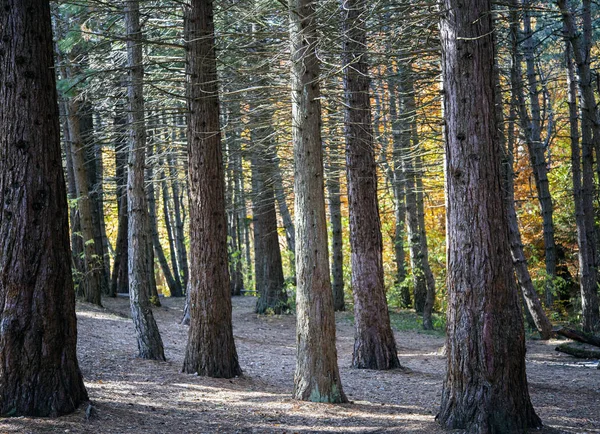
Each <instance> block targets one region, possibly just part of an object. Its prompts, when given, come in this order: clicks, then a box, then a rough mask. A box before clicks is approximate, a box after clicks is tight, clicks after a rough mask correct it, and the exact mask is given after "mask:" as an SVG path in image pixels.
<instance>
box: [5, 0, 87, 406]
mask: <svg viewBox="0 0 600 434" xmlns="http://www.w3.org/2000/svg"><path fill="white" fill-rule="evenodd" d="M52 45H53V44H52V30H51V22H50V4H49V2H47V1H43V0H20V1H16V0H7V1H5V2H3V6H2V9H1V10H0V83H2V85H1V86H0V125H1V126H2V134H1V135H0V203H1V204H2V205H1V206H0V251H2V254H1V255H0V299H1V300H2V302H1V303H0V318H2V327H1V329H0V366H2V369H0V415H2V416H20V415H27V416H56V415H60V414H66V413H70V412H72V411H73V410H75V409H76V408H77V406H78V405H79V404H80V403H81V402H82V401H85V400H87V392H86V390H85V387H84V385H83V380H82V378H81V373H80V371H79V365H78V363H77V356H76V352H75V349H76V344H77V330H76V320H75V293H74V290H73V280H72V276H71V257H70V255H71V252H70V250H69V230H68V221H67V210H68V208H67V197H66V188H65V181H64V177H63V171H62V159H61V150H60V137H59V114H58V104H57V96H56V90H55V89H56V88H55V84H56V83H55V77H54V64H53V50H52Z"/></svg>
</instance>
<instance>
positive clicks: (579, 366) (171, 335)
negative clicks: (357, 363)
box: [0, 297, 600, 434]
mask: <svg viewBox="0 0 600 434" xmlns="http://www.w3.org/2000/svg"><path fill="white" fill-rule="evenodd" d="M254 303H255V299H254V298H251V297H236V298H234V300H233V320H234V334H235V338H236V343H237V349H238V354H239V357H240V363H241V365H242V369H243V370H244V376H243V377H241V378H235V379H232V380H223V379H211V378H203V377H197V376H193V375H186V374H182V373H180V370H181V365H182V362H183V354H184V347H185V343H186V339H187V327H185V326H182V325H179V324H178V321H179V319H180V317H181V314H182V306H183V300H181V299H165V300H163V307H161V308H157V309H155V317H156V319H157V322H158V324H159V327H160V329H161V332H162V336H163V340H164V343H165V351H166V356H167V358H168V361H167V362H166V363H165V362H162V363H161V362H153V361H147V360H140V359H138V358H136V353H137V348H136V342H135V338H134V333H133V326H132V323H131V321H130V320H129V319H128V318H127V315H128V314H129V305H128V300H127V299H123V298H117V299H106V300H104V304H105V309H99V308H95V307H93V306H90V305H87V304H79V305H78V307H77V310H78V319H79V321H78V326H79V361H80V365H81V369H82V371H83V375H84V377H85V380H86V386H87V388H88V392H89V395H90V399H91V400H92V403H93V411H92V416H91V418H89V420H88V419H87V417H86V407H85V406H83V407H82V408H80V409H79V411H77V412H76V413H75V414H72V415H69V416H65V417H61V418H58V419H32V418H23V417H21V418H12V419H2V420H1V421H0V432H11V433H12V432H19V433H47V432H52V433H57V432H61V433H145V434H146V433H147V434H151V433H173V434H178V433H263V432H269V433H271V432H273V433H327V432H330V433H338V432H346V433H384V432H385V433H391V432H394V433H399V432H402V433H437V432H442V431H441V430H440V428H439V427H438V425H437V424H436V422H435V420H434V416H435V414H436V410H437V408H438V406H439V399H440V392H441V386H442V381H443V375H444V358H443V356H442V355H441V353H440V348H441V347H442V345H443V343H444V341H443V338H440V337H437V336H430V335H426V334H421V333H416V332H396V340H397V342H398V346H399V354H400V358H401V363H402V364H403V365H404V366H405V367H406V369H404V370H395V371H388V372H379V371H370V370H356V369H350V368H349V366H350V362H351V356H352V345H353V329H352V324H351V322H350V315H349V314H346V313H341V314H338V316H337V325H338V352H339V364H340V369H341V376H342V382H343V386H344V389H345V392H346V394H347V395H348V397H349V399H350V400H352V403H350V404H345V405H330V404H314V403H308V402H299V401H294V400H292V399H291V398H290V396H291V391H292V386H293V373H294V355H295V349H294V345H295V336H294V321H295V318H294V316H292V315H286V316H269V317H258V316H257V315H255V314H254V313H253V307H254ZM555 345H556V341H551V342H540V341H529V342H528V343H527V346H528V352H527V354H528V356H527V361H528V365H527V369H528V374H529V385H530V391H531V396H532V400H533V404H534V406H535V408H536V410H537V412H538V414H539V415H540V417H541V418H542V420H543V421H544V424H545V425H546V428H544V430H543V432H545V433H559V432H568V433H600V370H597V369H595V366H594V364H592V363H584V362H581V361H578V360H577V359H574V358H572V357H570V356H568V355H565V354H559V353H557V352H555V351H554V347H555Z"/></svg>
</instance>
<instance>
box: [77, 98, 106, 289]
mask: <svg viewBox="0 0 600 434" xmlns="http://www.w3.org/2000/svg"><path fill="white" fill-rule="evenodd" d="M79 113H80V118H79V119H80V120H79V124H80V129H81V140H82V143H83V148H84V161H85V173H86V175H87V185H88V192H89V200H90V211H91V217H92V228H93V232H94V249H95V252H96V254H95V258H94V259H95V260H96V261H97V263H98V266H99V267H100V271H99V274H100V288H101V292H102V293H103V294H107V293H108V287H109V270H108V268H107V264H106V263H105V260H106V258H107V256H108V245H107V244H106V237H105V235H106V231H105V230H104V232H103V227H104V209H103V203H102V173H101V170H102V145H101V144H100V143H96V141H95V139H94V117H93V111H92V106H91V104H90V102H89V101H87V100H83V101H82V104H81V106H80V110H79Z"/></svg>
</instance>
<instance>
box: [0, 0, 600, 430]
mask: <svg viewBox="0 0 600 434" xmlns="http://www.w3.org/2000/svg"><path fill="white" fill-rule="evenodd" d="M599 12H600V7H599V6H598V5H597V4H596V3H594V2H592V1H591V0H557V1H556V2H537V1H534V0H510V1H509V2H505V3H492V2H491V0H442V1H440V2H436V1H433V0H395V1H392V0H377V1H375V2H367V1H366V0H289V3H286V2H282V1H278V0H223V1H220V2H213V1H212V0H188V1H186V2H176V1H172V0H123V1H117V2H101V1H98V0H83V1H79V2H71V1H69V0H66V1H64V2H49V1H45V0H4V1H3V2H2V7H1V8H0V416H23V415H25V416H49V415H50V416H57V415H62V414H66V413H70V412H72V411H74V410H75V409H76V408H77V407H78V406H79V405H80V404H81V403H82V402H85V401H87V400H88V395H87V392H86V389H85V386H84V383H83V378H82V375H81V373H80V369H79V366H78V360H77V355H76V342H77V330H76V315H75V309H76V299H78V300H79V301H80V302H82V303H90V304H93V305H96V306H98V307H100V306H102V302H103V300H106V299H107V298H108V297H118V296H119V297H128V298H129V301H130V306H131V318H132V320H133V323H134V329H135V335H136V340H137V344H138V348H137V349H138V356H139V357H140V358H144V359H152V360H157V361H164V360H165V359H166V355H165V346H164V344H163V340H162V338H161V330H159V327H158V325H157V322H156V321H155V319H154V315H153V309H156V308H157V307H159V306H160V305H161V299H163V300H164V298H163V297H181V298H182V300H183V299H184V297H185V314H184V317H183V318H182V323H184V324H188V325H189V334H188V341H187V346H186V349H185V359H184V362H183V366H182V368H181V369H182V372H184V373H187V374H197V375H201V376H209V377H217V378H233V377H236V376H241V375H242V374H243V369H244V367H243V366H241V365H240V363H239V360H238V352H237V349H236V342H235V339H234V333H233V327H232V301H231V300H232V297H238V296H248V295H254V296H256V297H257V302H256V309H255V312H256V314H257V315H282V314H294V315H295V316H296V369H295V375H294V390H293V398H295V399H298V400H305V401H314V402H325V403H336V404H337V403H346V402H348V398H347V396H346V394H345V393H344V389H343V384H342V380H341V377H340V373H339V367H338V353H337V350H336V326H335V315H336V313H335V312H336V311H343V310H346V309H349V310H352V312H353V314H352V319H353V325H354V333H355V336H354V352H353V357H352V367H353V368H357V369H374V370H389V369H402V366H401V363H400V360H401V359H400V358H399V357H398V356H399V348H401V347H402V345H401V342H398V343H397V342H396V338H395V336H394V331H393V327H392V323H391V320H390V311H394V310H398V309H401V310H411V311H412V312H414V313H415V314H416V315H417V317H418V321H419V324H420V326H421V327H422V328H423V329H425V330H433V329H438V330H445V333H446V345H445V354H446V374H445V375H446V377H445V381H444V384H443V385H440V388H441V390H442V395H441V407H440V409H439V413H438V414H437V417H436V419H437V421H438V422H439V423H440V424H441V426H442V427H443V428H445V429H462V430H466V431H468V432H474V433H504V432H527V430H529V429H534V428H539V427H541V425H542V421H541V419H540V418H539V417H538V416H537V415H536V412H535V410H534V408H533V405H532V403H531V399H530V395H529V390H528V382H527V374H526V366H525V342H526V335H527V333H534V334H538V335H539V337H540V338H541V339H543V340H547V339H550V338H552V337H553V336H554V334H555V330H554V331H553V327H554V326H559V325H560V326H567V327H568V328H569V331H568V333H571V335H572V336H580V339H584V340H587V341H588V342H591V343H594V342H596V343H597V339H598V338H597V337H596V336H595V334H597V333H599V332H600V307H599V306H600V303H599V299H598V297H599V294H598V292H599V291H598V284H599V279H600V276H599V273H598V266H599V265H600V264H599V262H600V256H599V250H598V249H599V248H600V221H599V218H598V216H600V194H599V192H600V189H599V188H598V184H599V183H600V113H599V112H598V105H597V99H598V98H600V75H599V74H598V72H597V69H598V55H599V54H600V46H598V43H597V40H598V38H597V34H598V31H600V13H599ZM528 328H529V329H528ZM578 328H579V329H581V332H578V331H577V330H575V329H578ZM566 333H567V332H566ZM573 333H575V335H574V334H573ZM396 336H397V337H398V338H399V339H401V337H400V335H399V334H396ZM400 353H401V350H400Z"/></svg>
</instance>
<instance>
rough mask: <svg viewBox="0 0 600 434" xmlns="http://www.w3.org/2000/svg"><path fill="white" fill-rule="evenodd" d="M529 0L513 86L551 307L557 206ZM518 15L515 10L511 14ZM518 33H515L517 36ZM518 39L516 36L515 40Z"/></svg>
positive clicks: (515, 43) (515, 44) (515, 51)
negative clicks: (537, 205)
mask: <svg viewBox="0 0 600 434" xmlns="http://www.w3.org/2000/svg"><path fill="white" fill-rule="evenodd" d="M529 3H530V0H523V4H524V6H525V10H524V12H523V28H524V31H523V33H522V34H521V32H519V24H518V22H516V23H514V22H513V23H511V34H513V36H511V39H512V44H511V45H512V47H511V51H512V56H513V63H512V71H513V72H512V73H511V81H512V89H513V93H514V95H515V97H516V100H517V107H518V114H519V120H520V121H521V122H520V123H521V130H522V131H523V135H524V137H525V142H526V144H527V150H528V152H529V159H530V161H531V167H532V169H533V175H534V179H535V185H536V190H537V193H538V201H539V203H540V210H541V213H542V222H543V235H544V248H545V255H544V261H545V264H546V275H547V281H546V287H545V303H546V306H552V302H553V298H554V296H553V292H554V281H555V278H556V242H555V240H554V218H553V212H554V206H553V203H552V195H551V192H550V184H549V181H548V164H547V161H546V155H545V146H546V144H545V142H544V141H543V140H542V115H541V108H540V101H539V98H540V92H539V88H538V80H537V74H536V68H535V36H534V34H533V30H532V24H531V13H530V10H529V9H530V7H531V6H530V4H529ZM517 7H518V4H517V2H516V1H513V5H512V9H513V10H515V9H516V8H517ZM512 16H513V17H517V14H516V13H513V14H512ZM515 33H516V36H515V35H514V34H515ZM515 38H516V39H515ZM521 40H522V41H523V53H524V57H525V65H526V75H527V86H525V83H523V78H522V70H521V63H522V61H523V56H522V55H521V52H520V47H519V41H521ZM525 89H527V90H528V94H529V107H530V113H531V114H529V113H528V112H527V104H526V100H525V95H524V90H525Z"/></svg>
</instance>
